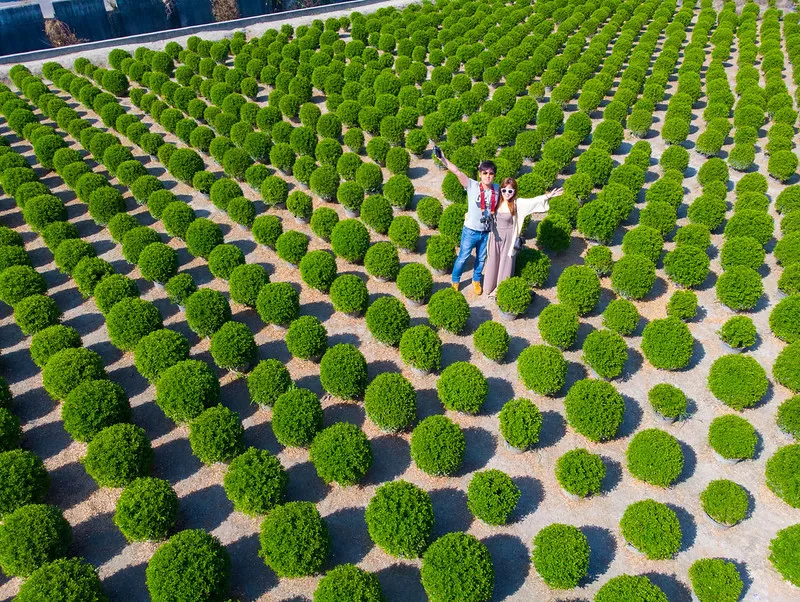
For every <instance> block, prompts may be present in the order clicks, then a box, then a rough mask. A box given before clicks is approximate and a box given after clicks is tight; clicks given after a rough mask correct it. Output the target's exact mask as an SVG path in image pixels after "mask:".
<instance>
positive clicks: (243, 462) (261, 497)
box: [223, 447, 289, 515]
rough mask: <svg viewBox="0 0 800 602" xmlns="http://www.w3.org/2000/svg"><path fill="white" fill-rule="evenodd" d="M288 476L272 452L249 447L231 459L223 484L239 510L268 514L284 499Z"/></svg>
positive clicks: (252, 513) (229, 497)
mask: <svg viewBox="0 0 800 602" xmlns="http://www.w3.org/2000/svg"><path fill="white" fill-rule="evenodd" d="M288 483H289V476H288V474H287V473H286V470H285V469H284V468H283V466H282V465H281V463H280V460H278V459H277V458H276V457H275V456H273V455H272V454H270V453H269V452H267V451H265V450H260V449H256V448H254V447H251V448H248V449H247V451H245V452H244V453H242V454H240V455H239V456H237V457H236V458H234V459H233V461H232V462H231V463H230V466H229V467H228V470H227V472H226V473H225V478H224V480H223V486H224V488H225V494H226V495H227V496H228V499H230V500H231V502H233V505H234V508H235V509H236V510H237V511H238V512H243V513H245V514H250V515H256V514H268V513H269V512H270V511H271V510H272V509H273V508H275V507H276V506H277V505H278V504H281V503H283V499H284V495H285V492H286V487H287V485H288Z"/></svg>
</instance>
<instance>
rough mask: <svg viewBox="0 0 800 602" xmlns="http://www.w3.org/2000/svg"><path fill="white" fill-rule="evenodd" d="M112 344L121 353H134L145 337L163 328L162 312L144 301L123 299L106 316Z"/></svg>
mask: <svg viewBox="0 0 800 602" xmlns="http://www.w3.org/2000/svg"><path fill="white" fill-rule="evenodd" d="M106 326H107V327H108V336H109V338H110V339H111V343H112V344H113V345H114V346H115V347H117V348H118V349H120V350H121V351H133V350H134V349H135V348H136V345H137V344H138V343H139V341H141V340H142V338H143V337H145V336H146V335H148V334H150V333H151V332H153V331H155V330H159V329H161V328H163V322H162V321H161V312H160V311H158V308H157V307H156V306H155V305H153V304H152V303H150V302H149V301H145V300H144V299H137V298H129V299H122V300H121V301H119V302H118V303H116V304H115V305H114V307H112V308H111V311H110V312H108V315H107V316H106Z"/></svg>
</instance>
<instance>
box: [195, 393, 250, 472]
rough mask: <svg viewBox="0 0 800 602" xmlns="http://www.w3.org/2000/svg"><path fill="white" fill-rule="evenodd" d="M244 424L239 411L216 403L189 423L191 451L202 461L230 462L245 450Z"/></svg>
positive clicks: (207, 462)
mask: <svg viewBox="0 0 800 602" xmlns="http://www.w3.org/2000/svg"><path fill="white" fill-rule="evenodd" d="M243 438H244V428H243V427H242V423H241V421H240V420H239V415H238V414H237V413H236V412H234V411H233V410H230V409H228V408H226V407H225V406H223V405H222V404H218V405H216V406H212V407H210V408H208V409H206V410H204V411H203V412H202V413H201V414H200V415H199V416H198V417H197V418H195V419H194V420H192V421H191V422H190V423H189V444H190V445H191V446H192V454H194V455H195V456H197V458H199V459H200V461H201V462H203V464H214V463H216V462H230V461H231V460H233V459H234V458H235V457H236V456H238V455H239V454H241V453H242V452H243V451H244V442H243Z"/></svg>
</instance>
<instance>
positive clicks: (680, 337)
mask: <svg viewBox="0 0 800 602" xmlns="http://www.w3.org/2000/svg"><path fill="white" fill-rule="evenodd" d="M693 348H694V337H692V333H691V332H690V331H689V328H688V327H687V326H686V324H684V323H683V322H682V321H680V320H679V319H678V318H664V319H659V320H653V321H652V322H650V323H649V324H648V325H647V326H645V327H644V331H643V332H642V352H643V353H644V356H645V357H646V358H647V361H649V362H650V363H651V364H652V365H653V366H654V367H655V368H659V369H661V370H681V369H683V368H685V367H686V366H688V365H689V362H690V361H691V359H692V353H693Z"/></svg>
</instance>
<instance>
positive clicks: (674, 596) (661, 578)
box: [645, 572, 692, 602]
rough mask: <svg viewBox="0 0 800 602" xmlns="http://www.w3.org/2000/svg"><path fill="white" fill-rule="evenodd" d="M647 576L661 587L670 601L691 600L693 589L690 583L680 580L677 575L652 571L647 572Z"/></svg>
mask: <svg viewBox="0 0 800 602" xmlns="http://www.w3.org/2000/svg"><path fill="white" fill-rule="evenodd" d="M645 577H647V578H648V579H650V581H652V582H653V584H654V585H657V586H658V587H660V588H661V590H662V591H663V592H664V593H665V594H666V595H667V600H669V601H670V602H691V600H692V590H691V589H690V588H689V586H688V585H686V584H685V583H683V582H682V581H679V580H678V578H677V577H676V576H675V575H665V574H663V573H652V572H651V573H645Z"/></svg>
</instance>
